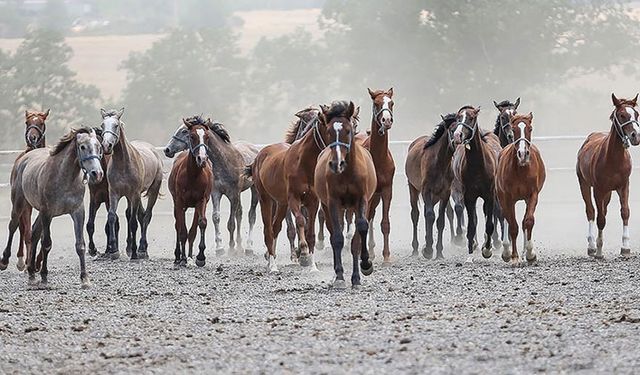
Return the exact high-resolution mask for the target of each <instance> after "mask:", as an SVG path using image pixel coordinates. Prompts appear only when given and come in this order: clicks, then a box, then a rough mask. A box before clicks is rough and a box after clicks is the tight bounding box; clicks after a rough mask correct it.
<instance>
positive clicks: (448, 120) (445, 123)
mask: <svg viewBox="0 0 640 375" xmlns="http://www.w3.org/2000/svg"><path fill="white" fill-rule="evenodd" d="M456 116H457V114H456V113H449V114H448V115H446V116H444V118H443V119H442V121H441V122H440V123H439V124H438V125H436V127H435V129H433V133H432V134H431V137H430V138H429V140H428V141H427V143H425V144H424V148H425V149H427V148H429V147H431V146H433V145H434V144H436V142H438V140H439V139H440V137H442V135H443V134H444V133H445V131H446V130H447V128H449V126H451V124H452V123H453V122H454V121H455V120H456Z"/></svg>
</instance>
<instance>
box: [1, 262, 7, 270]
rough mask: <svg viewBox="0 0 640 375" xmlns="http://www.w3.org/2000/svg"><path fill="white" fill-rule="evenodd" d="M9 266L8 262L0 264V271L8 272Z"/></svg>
mask: <svg viewBox="0 0 640 375" xmlns="http://www.w3.org/2000/svg"><path fill="white" fill-rule="evenodd" d="M7 266H9V262H7V263H4V262H0V271H4V270H6V269H7Z"/></svg>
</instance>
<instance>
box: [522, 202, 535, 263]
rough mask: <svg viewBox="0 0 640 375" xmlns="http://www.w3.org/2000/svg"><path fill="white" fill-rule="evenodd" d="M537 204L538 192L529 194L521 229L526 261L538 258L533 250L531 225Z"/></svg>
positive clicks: (533, 260) (533, 222) (533, 221)
mask: <svg viewBox="0 0 640 375" xmlns="http://www.w3.org/2000/svg"><path fill="white" fill-rule="evenodd" d="M537 205H538V193H537V192H536V193H533V194H531V197H530V198H529V199H528V200H527V209H526V211H525V214H524V219H523V220H522V229H523V230H524V249H525V251H526V259H527V262H529V263H532V262H535V261H536V259H537V258H538V257H537V255H536V253H535V251H534V250H533V242H532V240H531V239H532V237H533V225H534V224H535V218H534V213H535V212H536V206H537Z"/></svg>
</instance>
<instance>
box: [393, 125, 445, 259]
mask: <svg viewBox="0 0 640 375" xmlns="http://www.w3.org/2000/svg"><path fill="white" fill-rule="evenodd" d="M455 121H456V114H455V113H450V114H448V115H446V116H442V122H440V123H439V124H438V125H437V126H436V128H435V130H434V132H433V134H432V135H431V136H430V137H427V136H422V137H420V138H418V139H416V140H415V141H413V142H412V143H411V145H410V146H409V151H408V153H407V159H406V162H405V174H406V175H407V180H408V183H409V198H410V203H411V221H412V223H413V240H412V243H411V244H412V247H413V256H417V255H418V218H419V215H420V211H419V209H418V198H419V197H420V196H422V199H423V202H424V217H425V229H426V233H425V245H424V248H423V249H422V255H423V256H424V257H425V258H427V259H431V258H432V257H433V223H434V222H435V220H436V215H435V211H434V208H435V206H436V204H439V210H438V222H437V226H438V243H437V244H436V249H437V254H436V258H443V255H442V250H443V244H442V234H443V232H444V224H445V222H444V219H445V217H444V215H445V211H446V210H447V209H449V210H450V207H451V206H450V204H449V196H450V194H451V182H452V180H453V171H452V170H451V158H452V157H453V151H454V148H453V145H452V144H451V143H450V142H449V137H448V131H449V127H450V126H451V125H452V124H453V123H454V122H455ZM451 219H452V218H451ZM450 223H451V230H452V232H451V233H452V237H453V229H454V228H453V223H452V221H451V220H450Z"/></svg>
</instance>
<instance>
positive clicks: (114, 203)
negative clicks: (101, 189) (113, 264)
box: [105, 194, 120, 259]
mask: <svg viewBox="0 0 640 375" xmlns="http://www.w3.org/2000/svg"><path fill="white" fill-rule="evenodd" d="M119 201H120V196H118V195H116V194H109V213H108V214H107V225H108V226H109V236H108V238H107V251H106V252H105V256H106V257H108V258H111V259H118V258H119V257H120V251H119V249H118V231H117V230H116V222H118V214H117V211H118V202H119Z"/></svg>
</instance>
